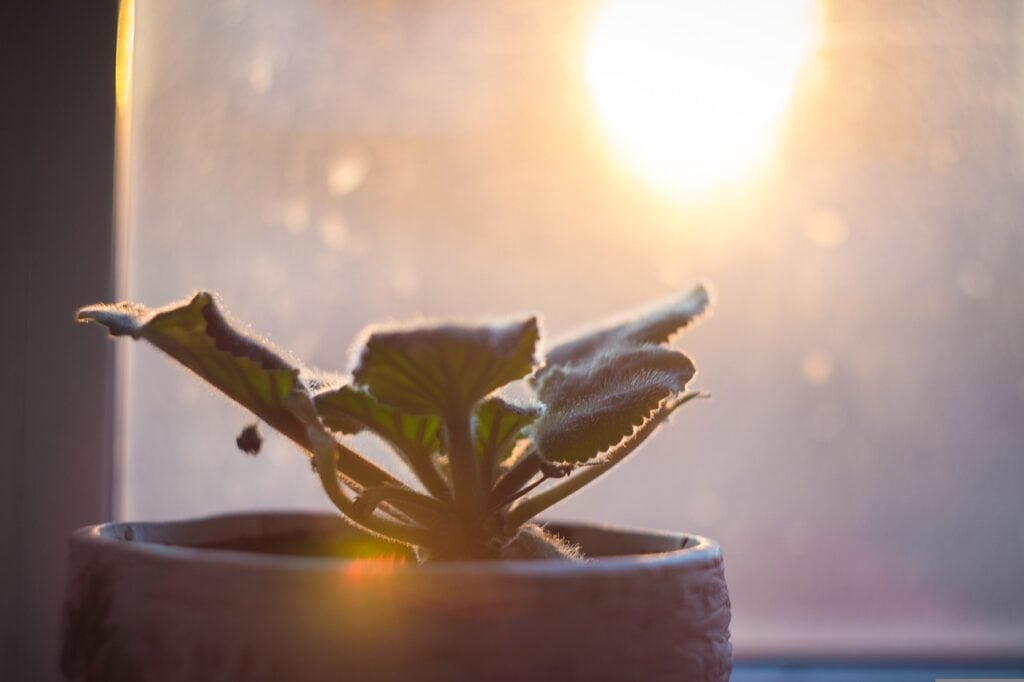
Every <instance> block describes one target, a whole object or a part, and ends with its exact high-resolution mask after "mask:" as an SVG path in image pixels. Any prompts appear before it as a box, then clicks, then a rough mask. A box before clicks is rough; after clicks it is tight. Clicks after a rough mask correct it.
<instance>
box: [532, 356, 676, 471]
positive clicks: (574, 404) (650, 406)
mask: <svg viewBox="0 0 1024 682" xmlns="http://www.w3.org/2000/svg"><path fill="white" fill-rule="evenodd" d="M694 373H695V369H694V366H693V363H692V362H691V361H690V359H689V358H688V357H686V356H685V355H683V354H682V353H680V352H678V351H675V350H671V349H669V348H664V347H661V346H654V345H641V346H624V347H617V348H612V349H609V350H606V351H603V352H599V353H597V354H596V355H594V356H592V357H591V358H590V360H589V361H585V362H577V363H574V364H571V365H569V366H566V367H552V368H550V369H549V371H547V372H546V373H545V374H544V376H543V377H542V378H541V380H540V381H539V385H538V386H537V396H538V398H539V399H540V400H541V402H543V403H544V405H545V410H544V414H543V415H541V416H540V417H539V418H538V419H537V421H536V422H535V423H534V424H533V427H532V429H531V434H532V438H533V443H534V446H535V447H536V448H537V450H538V452H539V453H540V455H541V456H542V457H544V458H545V459H546V460H548V461H549V462H556V463H570V464H581V463H585V462H588V461H590V460H593V459H594V458H596V457H598V456H599V455H600V454H601V453H604V452H606V451H608V450H609V449H611V448H613V447H614V446H616V445H618V444H619V443H620V442H621V441H622V440H623V439H625V438H628V437H629V436H631V435H632V434H633V432H634V430H635V429H636V428H638V427H640V426H642V425H643V424H644V423H645V422H646V421H647V420H648V419H650V418H651V417H652V416H653V415H654V414H655V413H656V412H657V410H658V409H659V407H660V406H661V405H662V404H663V401H665V400H666V399H669V398H673V397H675V396H677V395H678V394H680V393H681V392H682V391H683V390H684V389H685V388H686V384H687V383H688V382H689V381H690V379H692V378H693V375H694Z"/></svg>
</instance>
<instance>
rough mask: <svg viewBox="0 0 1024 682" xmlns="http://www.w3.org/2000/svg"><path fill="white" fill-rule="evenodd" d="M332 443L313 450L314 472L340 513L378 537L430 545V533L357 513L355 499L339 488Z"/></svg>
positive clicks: (336, 454) (335, 445) (335, 457)
mask: <svg viewBox="0 0 1024 682" xmlns="http://www.w3.org/2000/svg"><path fill="white" fill-rule="evenodd" d="M331 440H332V444H333V447H332V445H328V444H326V443H324V444H320V443H318V444H317V445H315V446H314V447H316V452H315V454H316V461H317V472H318V473H319V475H320V483H321V484H322V485H323V487H324V491H326V493H327V496H328V497H329V498H330V499H331V502H333V503H334V505H335V506H336V507H337V508H338V509H339V510H340V511H341V513H343V514H344V515H345V516H347V517H349V518H350V519H352V521H354V522H355V523H357V524H358V525H360V526H362V527H364V528H366V529H367V530H370V531H372V532H374V533H377V534H379V535H383V536H385V537H388V538H391V539H393V540H397V541H399V542H405V543H407V544H410V545H420V546H422V545H429V544H430V541H431V537H430V534H429V533H428V532H427V531H426V530H425V529H423V528H418V527H415V526H410V525H407V524H404V523H399V522H397V521H392V520H390V519H385V518H382V517H380V516H375V515H374V514H373V513H372V512H371V513H370V514H360V513H359V510H358V509H357V507H356V503H355V501H354V500H352V499H350V498H349V496H348V495H347V494H346V493H345V491H344V490H342V488H341V483H340V482H339V480H338V474H337V471H336V467H337V460H338V447H339V446H337V443H335V442H334V441H333V439H331Z"/></svg>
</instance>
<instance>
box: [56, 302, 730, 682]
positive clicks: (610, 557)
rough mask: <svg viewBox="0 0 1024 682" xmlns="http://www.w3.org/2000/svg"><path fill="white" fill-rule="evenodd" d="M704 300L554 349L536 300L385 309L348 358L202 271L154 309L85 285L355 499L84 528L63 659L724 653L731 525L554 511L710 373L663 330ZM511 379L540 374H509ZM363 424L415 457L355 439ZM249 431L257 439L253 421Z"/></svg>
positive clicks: (444, 670)
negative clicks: (467, 311)
mask: <svg viewBox="0 0 1024 682" xmlns="http://www.w3.org/2000/svg"><path fill="white" fill-rule="evenodd" d="M707 306H708V295H707V293H706V291H705V289H704V288H703V287H697V288H696V289H694V290H693V291H691V292H690V293H688V294H687V295H685V296H684V297H682V298H680V299H678V300H674V301H671V302H670V303H668V304H665V305H660V306H657V307H654V308H651V309H649V310H647V311H646V312H644V313H643V314H640V315H637V316H634V317H631V318H628V319H625V320H621V321H618V322H616V323H612V324H608V325H605V326H602V327H599V328H597V329H596V331H591V332H589V333H586V334H584V335H582V336H579V337H577V338H574V339H571V340H569V341H568V342H566V343H562V344H560V345H556V346H554V347H553V348H551V349H550V350H548V352H547V353H546V354H545V356H544V357H543V359H541V358H540V357H539V351H538V341H539V337H540V328H539V324H538V320H537V318H536V317H526V318H523V319H516V320H507V321H501V322H495V323H489V324H473V325H456V324H435V325H423V324H421V325H418V326H412V327H382V328H373V329H369V330H368V331H367V332H366V333H365V335H364V338H363V340H362V343H361V345H360V350H359V351H358V353H357V355H356V359H355V362H354V366H353V367H352V369H351V373H350V375H348V376H346V377H334V376H325V375H320V374H316V373H313V372H310V371H308V370H306V369H304V368H302V367H300V366H298V364H297V363H295V362H293V361H291V360H289V359H287V357H286V356H285V355H284V354H283V353H281V352H279V351H277V350H275V349H273V348H272V347H271V346H270V345H269V344H267V343H265V342H263V341H260V340H258V339H256V338H254V337H252V336H249V335H247V334H243V333H241V332H240V331H238V330H237V329H236V328H235V327H234V326H233V325H232V324H231V323H230V322H229V321H228V319H227V318H226V317H225V315H224V313H223V312H222V311H221V308H220V306H219V305H218V301H217V298H216V297H215V296H214V295H212V294H209V293H206V292H199V293H197V294H195V295H194V296H193V297H192V298H191V299H190V300H188V301H185V302H182V303H179V304H175V305H171V306H168V307H166V308H163V309H159V310H149V309H147V308H145V307H143V306H140V305H137V304H133V303H118V304H113V305H95V306H89V307H86V308H83V309H82V310H80V311H79V313H78V318H79V319H80V320H82V321H91V322H98V323H100V324H101V325H103V326H105V327H106V328H107V329H108V330H109V332H110V334H111V335H114V336H130V337H132V338H135V339H144V340H146V341H148V342H150V343H152V344H153V345H155V346H156V347H158V348H159V349H161V350H162V351H164V352H165V353H167V354H168V355H170V356H172V357H173V358H175V359H176V360H178V361H179V362H181V363H182V364H184V365H185V366H186V367H188V368H189V369H191V370H192V371H193V372H195V373H196V374H197V375H199V376H200V377H202V378H203V379H205V380H207V381H208V382H210V383H211V384H213V385H214V386H215V387H217V388H218V389H220V390H221V391H223V392H224V393H225V394H227V395H228V396H229V397H230V398H232V399H234V400H235V401H237V402H238V403H240V404H241V405H243V406H244V407H245V408H247V409H248V410H250V411H251V412H252V413H253V414H254V415H255V416H256V417H258V418H259V420H262V421H263V422H264V423H266V424H267V425H268V426H270V427H272V428H274V429H276V430H277V431H279V432H280V433H282V434H284V435H285V436H287V437H288V438H290V439H291V440H292V441H294V442H295V443H296V444H297V445H298V446H299V447H300V449H301V450H302V451H303V452H305V453H306V454H307V455H308V456H309V457H310V459H311V462H312V466H313V469H314V471H315V472H316V475H318V476H319V478H320V481H321V483H322V485H323V488H324V490H325V491H326V493H327V495H328V497H329V498H330V499H331V501H332V502H333V503H334V505H335V506H336V507H337V508H338V510H339V511H340V512H341V515H340V516H330V515H320V514H249V515H229V516H220V517H213V518H209V519H200V520H194V521H185V522H175V523H115V524H105V525H101V526H95V527H91V528H85V529H82V530H80V531H78V532H76V533H75V534H74V536H73V537H72V553H71V569H70V575H69V583H68V595H67V605H66V614H65V635H64V650H63V659H62V668H63V671H64V674H65V676H66V677H67V678H68V679H75V680H100V679H102V680H120V679H125V680H129V679H132V680H134V679H145V680H170V679H203V680H213V679H225V680H228V679H246V680H257V679H259V680H262V679H267V680H271V679H274V680H277V679H290V680H328V679H360V680H362V679H431V680H432V679H445V680H448V679H529V678H532V679H588V680H589V679H684V680H705V679H706V680H724V679H727V678H728V676H729V673H730V670H731V656H730V654H731V647H730V644H729V632H728V625H729V598H728V594H727V590H726V585H725V579H724V574H723V569H722V559H721V552H720V550H719V548H718V546H717V545H716V544H715V543H713V542H712V541H710V540H707V539H705V538H700V537H696V536H692V535H684V534H673V533H656V532H646V531H632V530H623V529H613V528H606V527H601V526H593V525H585V524H556V523H550V524H547V523H538V522H536V521H535V520H534V519H535V518H536V516H537V515H538V514H540V513H541V512H543V511H544V510H545V509H547V508H548V507H550V506H551V505H552V504H554V503H556V502H558V501H559V500H562V499H564V498H565V497H566V496H568V495H570V494H571V493H573V492H575V491H577V490H578V489H580V488H581V487H583V486H584V485H586V484H587V483H589V482H591V481H593V480H594V479H596V478H597V477H598V476H601V475H602V474H604V473H605V472H606V471H608V470H609V469H611V468H612V467H614V466H615V465H616V464H618V463H619V462H621V461H622V460H623V459H625V458H626V457H627V456H628V455H629V454H630V453H632V452H633V451H634V450H635V449H636V448H637V447H638V446H639V445H640V444H641V443H643V442H644V440H646V439H647V438H648V437H649V436H650V435H651V433H652V432H653V431H654V430H655V429H656V428H657V427H658V426H660V425H661V424H663V423H664V422H665V421H666V420H667V419H668V417H669V416H670V415H671V414H672V413H673V412H674V411H675V410H676V409H678V408H679V407H681V406H682V405H684V404H686V403H687V402H689V401H691V400H692V399H693V398H695V397H697V396H698V395H700V394H698V393H696V392H693V391H688V390H687V385H688V384H689V383H690V381H691V379H692V378H693V376H694V374H695V368H694V365H693V363H692V362H691V360H690V359H689V358H688V357H687V356H686V355H684V354H683V353H682V352H680V351H678V350H675V349H673V348H670V347H669V346H668V342H669V341H670V340H671V339H672V337H674V336H675V334H676V333H677V332H678V331H679V330H681V329H682V328H684V327H686V326H687V325H689V324H690V323H691V322H693V321H694V320H695V319H697V318H698V317H699V316H700V315H701V314H703V312H704V311H705V309H706V308H707ZM514 383H515V384H519V385H520V386H521V387H522V386H525V387H527V388H528V389H529V393H530V397H529V398H519V399H515V398H512V397H510V392H509V390H508V387H509V385H510V384H514ZM520 393H525V391H520ZM361 431H370V432H373V433H375V434H376V435H377V436H379V437H380V438H381V439H383V440H384V441H385V442H386V443H387V444H388V445H390V446H391V448H392V449H393V450H394V452H395V454H396V456H397V459H398V461H400V462H401V463H402V464H403V465H404V466H405V467H406V468H407V469H408V471H409V473H410V474H411V477H412V478H414V479H415V483H410V482H406V481H405V480H403V479H401V478H399V477H397V476H395V475H393V474H392V473H389V472H388V471H385V470H384V469H382V468H380V467H379V466H377V465H375V464H373V463H372V462H371V461H370V460H369V459H367V458H365V457H363V456H362V455H360V454H359V453H357V452H356V451H355V450H353V449H352V448H351V447H349V445H348V444H346V443H347V441H346V439H345V436H347V435H351V434H355V433H358V432H361ZM237 443H238V446H239V447H240V448H242V449H245V450H247V451H249V452H256V451H258V450H259V447H260V443H261V438H260V436H259V432H258V429H257V426H256V424H253V425H250V426H248V427H246V428H245V429H244V430H243V431H242V433H241V434H240V435H239V436H238V438H237Z"/></svg>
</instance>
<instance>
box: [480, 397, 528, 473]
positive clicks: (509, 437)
mask: <svg viewBox="0 0 1024 682" xmlns="http://www.w3.org/2000/svg"><path fill="white" fill-rule="evenodd" d="M540 413H541V407H540V406H539V405H518V404H516V403H511V402H508V401H506V400H504V399H502V398H499V397H497V396H495V397H492V398H488V399H487V400H484V401H483V402H481V403H480V404H479V405H477V407H476V410H474V412H473V434H474V436H473V440H474V448H475V449H476V454H477V457H479V458H480V460H481V461H482V462H484V463H486V465H487V466H488V467H493V466H496V465H497V464H499V463H500V462H502V461H503V460H504V459H505V458H507V457H508V456H509V455H510V454H511V453H512V448H513V447H515V444H516V443H517V442H518V441H519V440H521V439H522V438H524V437H525V434H524V430H525V429H526V427H528V426H529V425H530V424H532V423H533V421H534V420H535V419H536V418H537V417H538V416H539V415H540Z"/></svg>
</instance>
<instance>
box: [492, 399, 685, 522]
mask: <svg viewBox="0 0 1024 682" xmlns="http://www.w3.org/2000/svg"><path fill="white" fill-rule="evenodd" d="M701 395H702V394H700V393H687V394H686V395H684V396H682V397H680V398H679V399H677V400H675V401H674V402H671V403H668V404H666V405H665V406H664V407H663V408H662V410H661V411H660V412H658V413H657V414H655V415H654V416H653V417H651V418H650V419H648V420H647V423H646V424H644V425H643V426H641V427H640V428H639V429H637V431H636V432H635V433H634V434H633V436H632V437H631V438H630V439H629V440H627V441H624V442H623V443H622V444H620V445H619V446H618V447H617V448H615V449H614V450H612V451H611V452H610V453H608V456H607V457H606V459H605V461H604V462H602V463H600V464H595V465H594V466H588V467H585V468H583V469H580V470H577V471H576V472H575V473H573V474H572V475H571V476H569V478H567V479H565V480H564V481H562V482H561V483H558V484H556V485H553V486H551V487H550V488H548V489H547V490H545V491H543V492H540V493H537V494H536V495H533V496H531V497H527V498H524V499H523V501H522V502H520V503H519V505H517V506H516V507H514V508H513V509H512V510H511V511H509V514H508V524H509V526H510V527H516V526H520V525H522V524H524V523H526V522H527V521H529V520H530V519H532V518H533V517H534V516H536V515H537V514H539V513H541V512H542V511H544V510H545V509H547V508H548V507H550V506H552V505H554V504H557V503H558V502H561V501H562V500H564V499H565V498H566V497H568V496H569V495H572V494H573V493H574V492H576V491H577V490H579V489H580V488H582V487H583V486H585V485H587V484H588V483H590V482H591V481H593V480H595V479H596V478H597V477H599V476H600V475H601V474H603V473H604V472H606V471H608V470H609V469H611V468H612V467H613V466H615V465H616V464H618V463H619V462H621V461H622V460H624V459H625V458H626V457H627V456H628V455H629V454H630V453H631V452H633V451H634V450H635V449H636V448H637V447H638V446H639V445H640V444H641V443H643V442H644V440H646V439H647V436H649V435H651V432H653V431H654V430H655V429H656V428H658V426H660V425H661V423H662V422H664V421H665V420H666V419H668V417H669V415H671V414H672V412H674V411H675V410H676V409H677V408H679V407H680V406H681V405H683V404H684V403H687V402H689V401H690V400H692V399H694V398H698V397H701Z"/></svg>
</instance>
